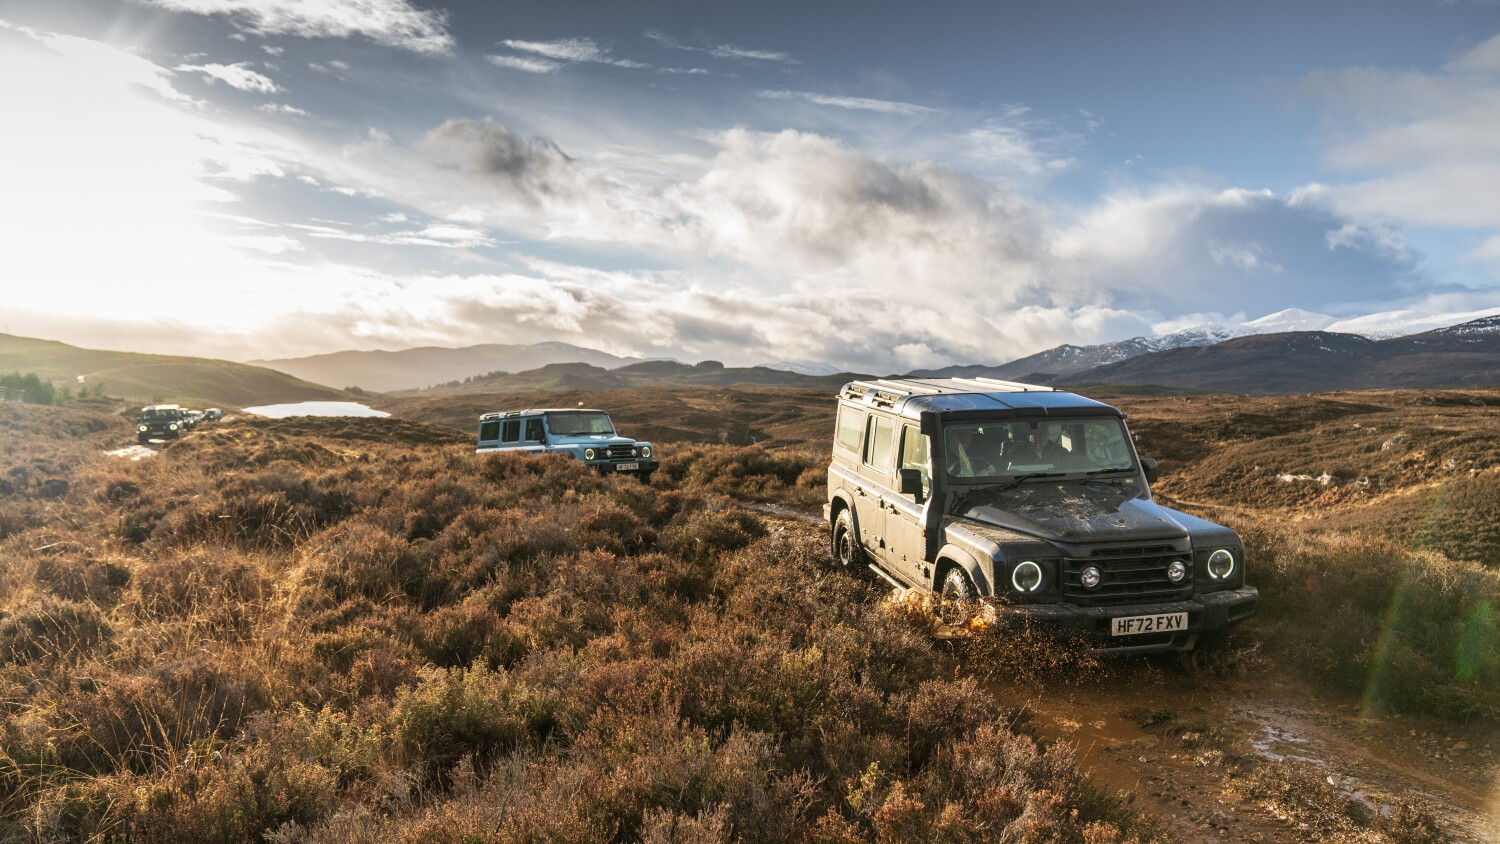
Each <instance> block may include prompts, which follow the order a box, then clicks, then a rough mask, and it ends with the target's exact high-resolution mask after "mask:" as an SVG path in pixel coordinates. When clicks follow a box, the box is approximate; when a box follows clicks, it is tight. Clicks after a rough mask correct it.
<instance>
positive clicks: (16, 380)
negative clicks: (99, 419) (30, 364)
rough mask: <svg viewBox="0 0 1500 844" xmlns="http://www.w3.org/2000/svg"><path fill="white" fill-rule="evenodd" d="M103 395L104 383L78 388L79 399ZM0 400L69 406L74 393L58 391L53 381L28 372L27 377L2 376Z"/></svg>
mask: <svg viewBox="0 0 1500 844" xmlns="http://www.w3.org/2000/svg"><path fill="white" fill-rule="evenodd" d="M102 395H104V384H103V382H99V383H96V384H94V385H93V386H92V387H89V386H84V387H80V388H78V398H81V399H86V398H88V397H90V396H102ZM0 399H4V400H5V401H23V402H26V403H27V404H67V403H68V402H70V401H72V400H73V391H72V390H69V389H68V388H67V387H63V388H62V389H58V388H57V387H54V386H53V385H52V382H51V381H46V380H43V379H42V378H40V377H38V376H37V374H36V373H35V372H28V373H26V374H25V375H22V374H21V373H19V372H12V373H10V374H9V375H0Z"/></svg>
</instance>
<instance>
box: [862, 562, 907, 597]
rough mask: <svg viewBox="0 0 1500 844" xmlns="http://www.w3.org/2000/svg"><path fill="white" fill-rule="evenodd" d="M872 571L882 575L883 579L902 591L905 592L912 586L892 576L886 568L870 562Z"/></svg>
mask: <svg viewBox="0 0 1500 844" xmlns="http://www.w3.org/2000/svg"><path fill="white" fill-rule="evenodd" d="M870 571H873V572H875V573H876V574H878V575H880V577H881V579H882V580H884V581H885V582H886V583H889V584H890V585H891V586H892V587H894V588H896V589H899V590H901V591H902V592H905V591H907V590H908V589H910V588H911V587H910V586H907V585H906V584H904V583H902V582H900V581H898V580H896V578H894V577H891V576H890V574H888V573H887V572H886V570H885V569H883V568H881V567H880V566H877V565H875V564H874V563H870Z"/></svg>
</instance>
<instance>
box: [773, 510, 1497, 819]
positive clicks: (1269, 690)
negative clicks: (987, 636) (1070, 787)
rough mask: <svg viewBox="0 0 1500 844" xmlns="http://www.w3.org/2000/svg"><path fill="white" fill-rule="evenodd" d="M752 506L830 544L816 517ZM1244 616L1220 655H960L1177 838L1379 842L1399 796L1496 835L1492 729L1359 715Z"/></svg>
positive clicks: (1031, 721) (1036, 730)
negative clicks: (1272, 658)
mask: <svg viewBox="0 0 1500 844" xmlns="http://www.w3.org/2000/svg"><path fill="white" fill-rule="evenodd" d="M752 509H754V510H755V511H756V512H758V513H760V514H761V515H762V516H764V517H765V518H766V519H767V521H769V522H771V523H772V524H774V525H777V526H779V528H780V529H782V530H788V531H793V532H795V533H797V534H798V535H801V536H805V537H806V538H807V539H808V541H819V542H821V541H823V540H824V536H823V532H824V527H823V524H822V521H821V519H820V518H819V517H818V516H817V515H816V514H812V513H807V512H804V511H801V510H798V509H794V508H789V507H784V506H780V505H757V506H754V507H752ZM900 599H901V598H900V596H898V595H895V594H893V596H892V600H900ZM1249 625H1251V626H1250V627H1248V628H1246V629H1245V631H1244V633H1243V635H1236V636H1235V637H1234V639H1232V641H1231V651H1230V653H1229V654H1228V655H1224V656H1220V657H1216V658H1210V659H1206V660H1182V659H1180V658H1178V657H1177V656H1176V655H1173V654H1167V655H1158V656H1153V657H1113V658H1104V659H1102V660H1098V661H1097V662H1094V661H1092V660H1089V661H1088V662H1091V663H1092V664H1091V665H1090V666H1089V667H1088V668H1086V669H1085V670H1083V671H1081V672H1068V671H1057V670H1052V671H1045V670H1043V671H1019V672H1016V671H1012V670H1010V669H1004V670H1001V671H997V670H994V669H992V668H991V667H990V666H989V665H988V664H987V663H986V662H984V661H983V660H976V659H974V658H973V657H972V656H970V657H968V658H966V659H964V660H963V661H962V664H963V665H964V668H963V669H962V670H964V671H966V672H968V673H970V674H971V675H973V676H975V677H977V678H979V679H980V680H981V681H982V682H983V683H984V685H985V687H986V688H988V689H989V690H990V691H991V692H992V693H993V694H994V695H995V696H996V697H997V698H998V699H999V700H1000V701H1002V702H1003V703H1005V704H1006V705H1007V706H1008V707H1010V708H1011V711H1013V712H1014V713H1015V721H1016V723H1015V725H1014V726H1015V727H1016V728H1018V729H1020V730H1023V731H1028V732H1030V733H1031V734H1032V735H1033V736H1035V737H1036V738H1037V739H1038V740H1039V741H1042V742H1057V741H1061V742H1067V743H1068V744H1070V745H1071V746H1072V747H1073V748H1074V750H1075V754H1076V756H1077V758H1078V761H1079V766H1080V767H1081V768H1082V769H1083V770H1084V771H1086V772H1087V773H1088V774H1089V776H1090V778H1091V779H1092V780H1093V781H1094V783H1095V784H1096V785H1097V786H1098V787H1100V788H1101V789H1102V790H1104V791H1105V792H1106V793H1107V794H1108V795H1110V796H1111V797H1114V798H1116V799H1119V800H1122V801H1125V802H1127V803H1128V804H1129V805H1130V806H1131V807H1133V808H1135V809H1137V810H1139V811H1142V812H1145V813H1147V814H1149V815H1151V816H1154V817H1155V818H1157V819H1158V820H1159V821H1160V822H1161V824H1162V826H1163V830H1162V831H1163V832H1164V833H1165V834H1166V835H1168V836H1170V838H1171V839H1173V840H1177V841H1188V842H1191V841H1236V842H1257V844H1267V842H1301V841H1359V840H1377V839H1363V838H1362V837H1361V835H1360V833H1361V831H1364V830H1368V829H1369V827H1370V826H1371V825H1372V823H1374V822H1375V821H1376V818H1377V816H1383V817H1384V818H1385V819H1387V820H1389V819H1391V818H1392V817H1393V816H1394V815H1395V814H1396V813H1397V812H1398V811H1399V806H1400V804H1402V803H1409V804H1411V805H1414V806H1417V807H1420V808H1422V809H1425V810H1427V811H1428V812H1430V813H1431V814H1432V815H1434V816H1435V817H1437V818H1438V819H1439V824H1440V827H1441V833H1442V837H1441V838H1440V839H1438V840H1452V841H1463V842H1500V734H1497V733H1495V732H1493V731H1479V730H1468V731H1465V730H1461V729H1460V730H1455V729H1454V728H1452V727H1448V726H1444V725H1439V724H1429V723H1422V722H1419V721H1416V720H1414V719H1409V718H1395V717H1384V716H1380V715H1377V714H1370V713H1362V712H1361V710H1360V705H1359V701H1358V700H1352V699H1350V700H1345V699H1341V698H1339V697H1337V696H1334V695H1330V694H1328V693H1326V692H1323V691H1321V690H1319V689H1315V688H1313V687H1311V686H1309V685H1307V684H1305V683H1302V682H1299V681H1297V680H1295V679H1294V678H1292V677H1290V676H1288V675H1287V674H1286V673H1284V672H1281V671H1279V670H1278V669H1277V666H1275V665H1274V664H1271V663H1270V662H1269V661H1267V660H1265V659H1263V658H1261V657H1259V655H1258V652H1257V649H1256V648H1255V646H1254V628H1253V625H1254V621H1251V622H1249ZM937 635H939V637H940V638H945V637H947V636H951V635H952V634H951V633H949V632H948V631H943V630H938V631H937ZM960 638H961V637H960ZM952 641H953V642H954V645H953V646H954V647H955V648H960V649H961V648H962V647H963V645H962V643H961V642H960V641H959V640H958V639H953V640H952Z"/></svg>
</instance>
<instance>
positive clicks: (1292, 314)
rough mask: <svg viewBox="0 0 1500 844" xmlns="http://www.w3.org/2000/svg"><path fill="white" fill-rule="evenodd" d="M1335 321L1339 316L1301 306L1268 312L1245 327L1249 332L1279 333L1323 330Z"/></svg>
mask: <svg viewBox="0 0 1500 844" xmlns="http://www.w3.org/2000/svg"><path fill="white" fill-rule="evenodd" d="M1335 322H1338V318H1337V317H1331V316H1329V315H1328V314H1317V313H1313V312H1312V311H1304V310H1302V309H1301V308H1287V309H1286V310H1284V311H1277V312H1276V313H1274V314H1266V315H1265V316H1263V317H1261V318H1260V319H1253V320H1251V321H1249V322H1247V323H1245V324H1244V326H1243V327H1245V328H1248V329H1250V331H1249V332H1248V333H1252V334H1279V333H1281V332H1283V331H1323V330H1325V329H1327V328H1328V326H1330V325H1333V324H1334V323H1335Z"/></svg>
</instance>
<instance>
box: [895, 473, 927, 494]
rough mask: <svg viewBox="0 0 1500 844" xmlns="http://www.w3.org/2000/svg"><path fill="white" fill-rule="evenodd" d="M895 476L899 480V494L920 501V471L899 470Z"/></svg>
mask: <svg viewBox="0 0 1500 844" xmlns="http://www.w3.org/2000/svg"><path fill="white" fill-rule="evenodd" d="M896 474H897V476H898V477H899V478H900V479H901V494H902V495H910V496H912V497H913V498H915V499H917V500H918V501H920V500H922V470H921V469H900V470H898V471H897V473H896Z"/></svg>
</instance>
